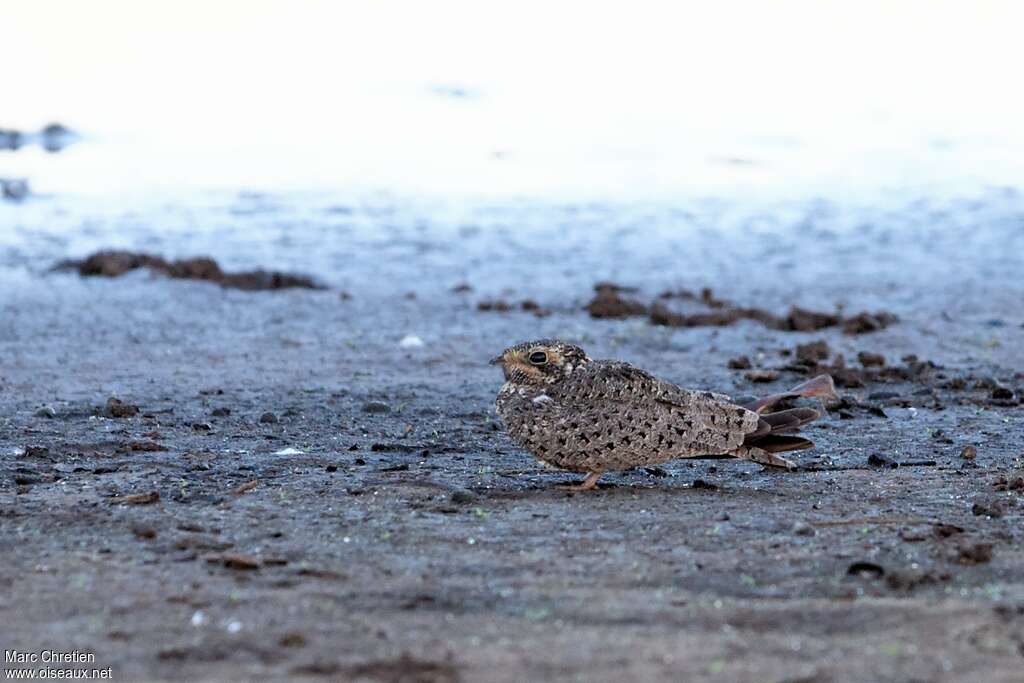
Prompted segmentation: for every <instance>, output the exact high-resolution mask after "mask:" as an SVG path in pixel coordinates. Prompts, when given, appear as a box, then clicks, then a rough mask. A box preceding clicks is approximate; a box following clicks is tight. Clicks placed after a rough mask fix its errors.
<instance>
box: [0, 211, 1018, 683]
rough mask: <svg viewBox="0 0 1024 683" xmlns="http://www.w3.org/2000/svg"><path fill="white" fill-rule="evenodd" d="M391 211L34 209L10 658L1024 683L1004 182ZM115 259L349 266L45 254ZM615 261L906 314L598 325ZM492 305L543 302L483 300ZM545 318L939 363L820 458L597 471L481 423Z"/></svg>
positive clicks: (15, 287)
mask: <svg viewBox="0 0 1024 683" xmlns="http://www.w3.org/2000/svg"><path fill="white" fill-rule="evenodd" d="M381 206H382V204H381V203H377V204H366V205H358V206H343V205H338V204H337V203H332V202H328V201H324V202H322V203H317V202H316V201H313V202H311V201H310V200H309V199H308V198H306V199H302V200H291V201H290V200H286V199H282V198H274V197H266V196H255V197H254V196H240V197H237V198H232V199H230V200H226V201H224V202H223V203H222V204H219V205H217V206H213V207H210V206H203V207H193V208H192V209H191V211H189V210H186V209H183V208H180V207H178V208H175V209H168V210H164V207H161V208H159V209H155V208H152V207H151V208H150V209H149V211H148V212H147V213H142V214H140V213H138V212H127V211H126V212H125V213H124V214H118V215H116V216H113V217H111V215H110V214H109V213H103V212H101V211H99V210H98V209H94V208H89V207H84V208H83V207H82V206H79V205H75V206H71V207H68V206H63V205H61V204H60V202H57V201H56V200H53V201H52V202H51V203H49V204H47V203H42V204H36V205H26V206H25V207H23V208H21V209H19V211H20V212H21V213H19V214H18V218H17V219H16V221H15V223H16V224H15V226H14V227H13V229H12V230H11V231H10V232H9V233H8V234H7V236H6V237H4V240H3V241H0V266H2V269H0V280H2V282H0V286H2V288H3V293H2V295H0V315H2V325H0V363H2V364H0V545H2V548H3V560H2V562H0V587H2V590H0V644H2V647H3V648H5V649H19V650H23V651H30V652H38V651H40V650H43V649H47V648H49V649H56V650H62V651H70V650H75V649H77V650H79V651H82V652H89V653H93V654H95V658H96V661H95V664H94V666H96V667H101V668H104V667H108V666H109V667H112V669H113V675H114V679H115V680H126V681H127V680H275V679H285V678H301V677H305V678H308V679H310V680H360V679H361V680H381V681H456V680H463V681H475V680H487V681H490V680H495V681H506V680H507V681H521V680H543V679H551V680H583V681H605V680H607V681H622V680H689V681H703V680H708V681H770V682H775V683H781V682H783V681H788V682H790V683H796V682H797V681H806V682H811V681H980V680H984V681H1019V680H1021V671H1022V670H1024V551H1022V549H1021V543H1020V542H1021V540H1022V537H1024V532H1022V531H1021V519H1022V515H1024V500H1021V498H1022V496H1024V492H1022V491H1021V490H1020V488H1016V486H1017V484H1016V478H1017V477H1021V476H1022V475H1024V423H1022V417H1024V407H1021V405H1020V404H1019V398H1020V391H1021V389H1022V388H1024V375H1022V374H1021V372H1022V371H1024V353H1022V344H1021V342H1022V341H1024V329H1022V324H1024V307H1022V305H1021V302H1022V300H1024V298H1022V297H1024V279H1022V278H1021V272H1022V271H1021V257H1020V254H1021V253H1024V230H1022V229H1021V226H1022V225H1024V200H1022V199H1021V198H1020V197H1019V196H1018V195H1016V194H1015V193H1012V192H1007V191H999V192H993V193H992V194H989V195H985V196H981V197H973V198H970V199H965V200H958V201H956V202H953V201H943V202H938V201H931V202H922V201H913V202H910V201H907V202H895V203H892V204H890V205H887V207H886V208H885V210H881V209H871V210H865V209H857V210H854V209H851V208H848V207H840V206H834V205H830V204H827V203H822V202H815V203H809V204H798V205H785V206H774V207H769V208H759V209H757V210H756V211H755V210H750V209H744V210H743V211H739V210H738V209H736V207H734V206H731V205H719V204H715V203H713V202H703V203H693V204H687V205H683V206H664V205H660V206H656V207H643V206H639V207H638V206H631V207H611V206H582V207H580V206H575V207H552V206H545V207H534V206H529V205H523V206H518V205H505V206H501V207H479V208H476V209H474V210H473V211H472V212H470V213H468V214H466V213H460V214H459V215H458V216H456V217H446V216H448V214H446V213H445V212H444V211H440V210H437V209H436V208H431V209H430V210H426V209H422V208H417V207H405V208H404V209H403V210H401V211H387V210H385V209H382V208H381ZM424 216H426V217H424ZM438 216H442V218H438ZM200 225H202V227H197V226H200ZM726 228H728V229H726ZM100 246H104V247H105V246H126V247H136V248H146V249H147V250H150V251H155V252H157V253H162V254H164V255H167V256H182V255H195V254H210V255H213V256H215V257H216V258H218V259H219V260H221V261H222V262H223V263H225V264H227V265H228V266H231V267H241V268H256V267H267V268H281V269H294V270H300V271H305V272H308V273H310V274H312V275H313V276H314V277H317V278H319V279H320V280H321V281H323V282H324V283H325V284H326V285H328V287H329V289H328V290H324V291H307V290H288V291H280V292H253V293H250V292H239V291H233V290H226V289H221V288H220V287H217V286H216V285H212V284H207V283H201V282H189V281H177V280H168V279H165V278H162V277H156V276H151V275H149V274H146V273H145V272H142V271H138V272H133V273H130V274H129V275H126V276H124V277H122V278H118V279H102V278H90V279H82V278H79V277H78V276H77V275H75V274H72V273H49V272H47V268H48V267H49V265H51V264H52V263H53V262H54V261H56V260H58V259H60V258H65V257H71V256H82V255H84V254H85V253H87V251H88V250H89V249H91V248H95V247H100ZM608 279H611V280H615V281H617V282H621V283H623V284H628V285H635V286H638V287H639V288H640V289H639V291H638V292H637V293H636V294H635V295H634V296H636V297H637V298H638V299H641V300H644V301H650V300H652V299H654V298H655V297H656V295H657V294H658V293H659V292H660V291H661V290H663V289H673V288H678V287H688V288H691V289H698V290H699V288H700V287H703V286H711V287H714V289H715V292H716V294H718V295H720V296H723V297H725V298H728V299H730V300H732V301H735V302H737V303H740V304H747V305H754V304H756V305H759V306H763V307H765V308H767V309H769V310H773V311H776V312H778V313H784V312H785V311H786V309H788V307H789V306H790V305H793V304H797V305H802V306H807V307H812V308H819V309H825V310H833V309H834V307H835V306H836V305H843V306H844V310H845V311H847V312H856V311H859V310H878V309H883V308H884V309H886V310H890V311H892V312H894V313H895V314H896V315H898V316H899V317H900V322H899V323H897V324H895V325H892V326H890V327H888V328H886V329H885V330H882V331H879V332H874V333H871V334H863V335H856V336H851V335H844V334H843V333H842V332H841V331H840V330H839V329H836V328H829V329H824V330H820V331H817V332H812V333H797V332H783V331H777V330H770V329H767V328H766V327H764V326H763V325H760V324H758V323H756V322H752V321H741V322H739V323H736V324H735V325H732V326H729V327H722V328H712V327H696V328H687V329H678V328H665V327H656V326H653V325H651V324H650V323H649V322H647V320H646V319H644V318H642V317H641V318H631V319H626V320H594V319H592V318H590V317H589V316H588V314H587V313H586V312H585V311H584V310H583V306H584V305H585V304H586V303H587V301H588V300H589V299H590V297H591V287H592V285H593V284H594V283H595V282H597V281H599V280H608ZM460 283H465V284H468V285H469V288H468V289H467V288H461V289H462V291H458V292H455V291H452V289H453V288H454V287H455V286H456V285H458V284H460ZM341 292H345V293H346V296H342V294H341ZM495 298H504V299H507V300H508V301H510V302H513V303H518V302H519V301H521V300H523V299H532V300H535V301H537V302H538V303H539V304H540V305H541V306H543V307H544V308H546V309H549V310H550V315H547V316H545V317H537V316H535V315H533V313H531V312H529V311H522V310H518V309H517V308H515V307H513V310H511V311H508V312H495V311H480V310H478V308H477V304H478V303H479V302H480V301H483V300H493V299H495ZM671 304H672V305H680V304H678V303H677V302H675V301H672V302H671ZM407 334H414V335H417V336H419V337H420V338H421V339H422V340H423V342H424V345H423V346H422V347H412V348H403V347H402V346H400V344H399V341H400V340H401V339H402V338H403V337H404V336H405V335H407ZM544 336H558V337H563V338H566V339H569V340H572V341H575V342H578V343H580V344H581V345H583V346H584V347H585V348H586V349H587V351H588V352H589V353H590V355H591V356H594V357H615V358H621V359H625V360H629V361H631V362H634V363H636V364H638V365H640V366H641V367H644V368H646V369H648V370H650V371H652V372H654V373H655V374H657V375H659V376H661V377H663V378H665V379H669V380H672V381H675V382H678V383H680V384H682V385H684V386H691V387H700V388H708V389H714V390H718V391H723V392H725V393H730V394H733V395H750V394H760V393H767V392H770V391H774V390H779V389H782V388H785V387H787V386H789V385H792V384H795V383H797V382H799V381H801V380H802V379H803V377H802V376H801V375H800V374H798V373H795V372H792V371H789V370H785V369H781V370H780V374H779V377H778V379H777V380H775V381H774V382H770V383H759V384H752V383H751V382H750V381H748V380H747V379H746V378H745V373H746V371H745V370H734V369H729V368H728V367H727V363H728V361H729V360H730V359H732V358H735V357H737V356H740V355H747V356H749V357H750V358H751V360H752V362H753V364H754V365H755V366H758V367H762V368H775V369H780V368H785V367H786V366H788V365H791V364H792V362H793V358H794V357H793V355H789V356H786V355H783V353H784V352H787V351H792V350H793V349H794V348H795V347H796V346H797V345H798V344H803V343H807V342H810V341H815V340H824V341H826V342H827V344H828V345H829V347H830V351H831V355H830V358H831V359H832V360H834V358H835V355H836V354H842V355H843V356H844V357H845V359H846V363H847V365H849V366H850V367H852V368H859V367H860V366H859V364H858V362H857V360H856V359H857V356H858V353H860V352H872V353H879V354H882V355H883V356H884V357H885V359H886V361H887V363H888V364H889V365H890V366H897V367H903V366H904V365H906V363H907V361H904V360H902V359H903V358H904V356H907V355H908V354H915V355H917V356H918V358H919V360H920V361H931V362H933V363H934V364H936V366H938V367H937V368H934V369H930V370H929V371H928V372H927V373H925V374H924V375H922V376H914V377H912V378H910V379H909V380H901V381H868V382H867V384H866V385H865V386H862V387H846V388H843V389H841V391H842V392H843V394H844V395H845V396H846V397H847V401H846V402H845V403H844V404H843V405H841V406H834V407H833V410H832V411H831V412H830V414H829V416H828V418H826V419H825V420H823V421H822V422H821V423H820V424H818V425H816V426H815V427H813V428H812V429H810V430H809V435H810V436H811V437H812V438H813V439H814V440H815V441H816V442H817V444H818V447H817V448H816V449H815V450H812V451H806V452H802V453H799V454H797V459H798V460H799V462H800V463H801V465H803V467H802V469H801V470H799V471H797V472H792V473H786V472H776V471H768V470H765V469H763V468H761V467H760V466H757V465H753V464H751V463H742V462H735V461H706V460H702V461H693V462H673V463H669V464H668V465H667V466H665V467H664V468H662V469H660V470H654V471H652V472H647V471H643V470H637V471H631V472H626V473H621V474H612V475H608V476H606V477H605V478H604V479H603V480H602V481H603V484H604V485H603V486H602V488H600V489H599V490H597V491H595V492H591V493H589V494H579V495H573V494H568V493H566V492H564V491H561V490H557V489H556V488H555V485H557V484H560V483H566V482H569V481H572V480H573V479H574V475H570V474H564V473H559V472H554V471H550V470H545V469H543V468H541V467H540V466H539V465H537V464H536V463H535V462H534V461H533V460H532V459H531V458H530V457H529V456H528V455H526V454H525V453H523V452H521V451H520V450H519V449H517V448H515V447H514V446H513V445H512V444H511V443H510V442H509V440H508V438H507V437H506V435H505V434H504V432H503V431H502V429H501V426H500V423H499V421H498V420H497V418H496V416H495V414H494V409H493V399H494V395H495V393H496V392H497V390H498V388H499V386H500V383H501V378H500V373H499V372H498V371H497V370H495V369H494V368H493V367H489V366H488V365H487V364H486V361H487V359H488V358H490V357H491V356H493V355H494V354H495V353H497V352H498V351H500V350H501V349H502V348H503V347H504V346H507V345H509V344H512V343H514V342H517V341H521V340H523V339H529V338H538V337H544ZM832 360H830V361H829V362H832ZM961 380H962V381H961ZM1007 391H1008V392H1009V395H1010V397H1011V398H1009V399H1006V398H1005V396H1006V392H1007ZM1000 396H1003V397H1004V398H1003V399H999V398H998V397H1000ZM111 397H116V398H118V399H120V400H121V401H123V402H124V404H126V405H127V406H137V407H138V409H139V410H138V413H137V414H135V415H130V416H126V417H114V416H111V414H110V413H109V410H108V408H107V403H108V399H110V398H111ZM128 412H131V411H128ZM267 413H270V415H265V414H267ZM969 445H973V446H974V447H975V448H976V452H977V455H976V457H975V458H974V459H973V460H972V459H967V458H964V457H963V456H962V451H963V449H964V448H965V446H969ZM157 449H159V450H157ZM871 456H877V457H876V459H877V458H881V459H882V460H883V461H885V460H890V461H894V462H897V463H904V466H900V467H897V468H892V467H889V466H886V465H884V464H883V465H881V466H879V465H872V464H869V458H871ZM921 462H923V463H924V464H915V463H921ZM1021 486H1024V482H1022V484H1021ZM7 666H8V667H9V668H11V667H12V665H10V664H8V665H7Z"/></svg>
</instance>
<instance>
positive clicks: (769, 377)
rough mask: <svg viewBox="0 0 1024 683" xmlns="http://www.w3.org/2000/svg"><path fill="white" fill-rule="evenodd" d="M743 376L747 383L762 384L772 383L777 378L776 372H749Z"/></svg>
mask: <svg viewBox="0 0 1024 683" xmlns="http://www.w3.org/2000/svg"><path fill="white" fill-rule="evenodd" d="M743 376H744V377H745V378H746V379H747V381H749V382H755V383H763V382H774V381H775V380H777V379H778V378H779V373H778V371H777V370H751V371H750V372H746V373H744V374H743Z"/></svg>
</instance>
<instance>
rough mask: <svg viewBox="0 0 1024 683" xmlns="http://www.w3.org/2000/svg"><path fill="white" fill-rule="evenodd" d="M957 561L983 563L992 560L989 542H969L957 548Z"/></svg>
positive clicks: (970, 563)
mask: <svg viewBox="0 0 1024 683" xmlns="http://www.w3.org/2000/svg"><path fill="white" fill-rule="evenodd" d="M958 552H959V555H958V557H957V561H958V562H959V563H960V564H967V565H972V564H985V563H987V562H991V561H992V544H991V543H969V544H964V545H961V546H960V547H959V548H958Z"/></svg>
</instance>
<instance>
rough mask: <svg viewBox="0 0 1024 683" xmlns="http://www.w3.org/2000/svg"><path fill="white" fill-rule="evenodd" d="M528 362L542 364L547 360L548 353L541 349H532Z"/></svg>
mask: <svg viewBox="0 0 1024 683" xmlns="http://www.w3.org/2000/svg"><path fill="white" fill-rule="evenodd" d="M530 362H531V363H533V364H534V365H544V364H545V363H547V362H548V354H546V353H544V352H543V351H534V352H533V353H531V354H530Z"/></svg>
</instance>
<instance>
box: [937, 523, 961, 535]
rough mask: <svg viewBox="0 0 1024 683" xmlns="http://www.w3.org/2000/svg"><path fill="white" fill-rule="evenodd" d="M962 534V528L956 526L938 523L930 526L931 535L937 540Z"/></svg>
mask: <svg viewBox="0 0 1024 683" xmlns="http://www.w3.org/2000/svg"><path fill="white" fill-rule="evenodd" d="M963 532H964V528H963V527H962V526H957V525H956V524H944V523H942V522H939V523H937V524H934V525H932V533H933V534H935V536H936V537H938V538H949V537H950V536H955V535H956V534H962V533H963Z"/></svg>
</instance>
